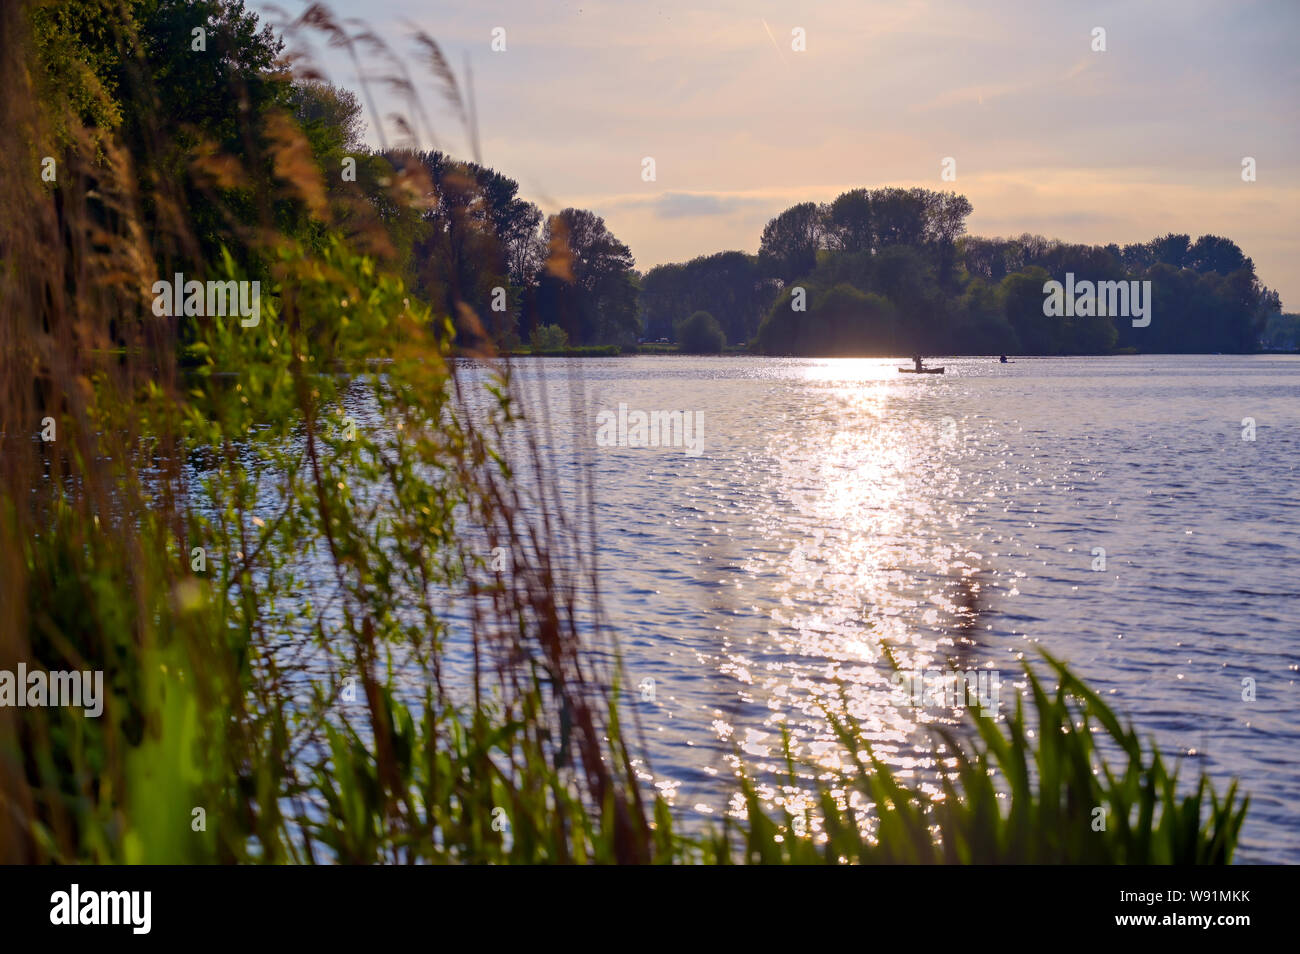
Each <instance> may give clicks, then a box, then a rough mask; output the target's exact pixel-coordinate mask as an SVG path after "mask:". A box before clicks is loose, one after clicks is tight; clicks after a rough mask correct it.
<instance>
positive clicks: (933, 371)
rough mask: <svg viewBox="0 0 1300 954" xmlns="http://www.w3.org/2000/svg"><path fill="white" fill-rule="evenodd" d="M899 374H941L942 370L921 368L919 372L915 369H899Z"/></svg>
mask: <svg viewBox="0 0 1300 954" xmlns="http://www.w3.org/2000/svg"><path fill="white" fill-rule="evenodd" d="M898 373H899V374H943V368H922V369H921V370H920V371H918V370H916V368H899V369H898Z"/></svg>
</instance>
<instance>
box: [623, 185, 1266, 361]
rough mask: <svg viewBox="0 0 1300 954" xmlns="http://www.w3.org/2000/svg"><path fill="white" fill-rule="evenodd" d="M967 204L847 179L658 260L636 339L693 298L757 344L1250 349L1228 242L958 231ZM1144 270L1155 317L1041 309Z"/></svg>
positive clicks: (1255, 319) (1260, 302) (1250, 268)
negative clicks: (820, 197) (825, 195)
mask: <svg viewBox="0 0 1300 954" xmlns="http://www.w3.org/2000/svg"><path fill="white" fill-rule="evenodd" d="M971 211H972V207H971V204H970V202H969V201H968V200H967V199H966V198H965V197H964V196H960V195H956V194H954V193H942V192H934V191H931V190H927V189H919V188H913V189H897V188H884V189H854V190H851V191H849V192H845V193H843V194H842V195H840V196H839V197H838V198H836V199H835V200H834V201H833V202H829V203H824V204H820V205H819V204H816V203H813V202H804V203H800V204H798V205H795V206H792V207H791V208H789V209H786V210H785V211H784V212H782V213H781V214H780V215H778V216H776V217H775V218H773V219H772V220H771V221H770V222H769V223H768V224H767V226H766V227H765V228H764V229H763V235H762V240H761V243H760V246H759V252H758V254H757V255H745V254H744V253H741V252H722V253H718V254H716V255H710V256H704V257H701V258H696V259H693V260H692V261H690V262H687V263H684V264H673V265H661V266H658V267H656V268H652V269H650V270H649V272H647V273H646V275H645V277H644V279H643V281H642V283H641V308H642V312H643V315H644V321H645V332H646V335H647V336H648V337H651V338H657V337H660V336H664V337H672V336H673V335H674V333H675V332H676V330H677V328H678V327H679V323H680V322H681V321H682V320H684V319H685V317H686V316H688V315H690V314H692V313H693V312H694V311H695V310H700V309H703V310H707V311H708V312H709V313H710V314H712V315H713V316H714V317H715V318H716V319H717V320H718V322H719V324H720V325H721V327H722V328H723V330H724V333H725V335H726V338H727V341H728V342H729V343H731V344H733V345H738V344H746V343H748V345H749V346H750V347H751V349H752V350H755V351H758V352H761V353H768V354H805V355H813V354H816V355H835V354H879V355H887V354H912V353H916V352H920V353H923V354H992V353H1007V354H1012V353H1015V354H1106V353H1112V352H1115V351H1139V352H1243V351H1253V350H1257V349H1258V348H1260V347H1261V346H1262V345H1263V344H1264V341H1263V339H1264V336H1265V333H1266V329H1267V327H1269V320H1270V317H1271V316H1275V315H1277V314H1278V313H1279V312H1280V310H1281V302H1280V300H1279V297H1278V295H1277V293H1276V292H1274V291H1271V290H1269V289H1267V288H1265V287H1264V286H1263V285H1262V284H1261V283H1260V281H1259V279H1258V278H1257V277H1256V275H1255V267H1254V263H1253V262H1252V261H1251V260H1250V259H1249V258H1247V257H1246V256H1245V254H1244V253H1243V252H1242V251H1241V249H1240V248H1239V247H1238V246H1237V245H1236V244H1235V243H1234V242H1232V241H1231V240H1229V239H1226V238H1222V237H1220V236H1215V235H1203V236H1201V237H1200V238H1198V239H1196V240H1194V241H1193V240H1192V238H1191V237H1190V236H1188V235H1176V234H1169V235H1165V236H1163V237H1160V238H1157V239H1153V240H1152V241H1150V242H1144V243H1138V244H1132V245H1126V246H1123V247H1120V246H1118V245H1114V244H1111V245H1105V246H1093V245H1078V244H1068V243H1065V242H1060V241H1056V240H1053V239H1047V238H1044V237H1042V236H1039V235H1030V234H1027V233H1026V234H1024V235H1021V236H1019V237H1018V238H1004V239H998V238H977V237H973V236H967V235H966V234H965V231H966V221H965V220H966V218H967V217H968V216H969V215H970V213H971ZM1067 273H1069V274H1072V275H1073V276H1074V280H1075V281H1076V282H1084V281H1088V282H1094V283H1096V282H1103V281H1106V282H1109V281H1126V282H1131V281H1139V282H1142V281H1150V282H1151V286H1150V287H1151V295H1152V299H1153V300H1152V302H1151V312H1152V315H1153V321H1152V322H1151V324H1150V325H1149V326H1147V327H1144V328H1135V327H1134V326H1133V324H1132V322H1131V320H1129V319H1128V318H1126V317H1116V316H1107V317H1048V316H1046V315H1044V312H1043V304H1044V300H1045V294H1044V285H1045V284H1046V283H1047V282H1048V281H1052V280H1056V281H1062V280H1064V278H1065V276H1066V275H1067Z"/></svg>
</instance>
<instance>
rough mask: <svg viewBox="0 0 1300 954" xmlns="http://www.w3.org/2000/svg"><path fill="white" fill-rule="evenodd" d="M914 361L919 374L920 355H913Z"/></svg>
mask: <svg viewBox="0 0 1300 954" xmlns="http://www.w3.org/2000/svg"><path fill="white" fill-rule="evenodd" d="M912 361H913V362H914V363H915V364H916V370H917V371H918V372H919V371H920V370H921V356H920V355H919V354H914V355H912Z"/></svg>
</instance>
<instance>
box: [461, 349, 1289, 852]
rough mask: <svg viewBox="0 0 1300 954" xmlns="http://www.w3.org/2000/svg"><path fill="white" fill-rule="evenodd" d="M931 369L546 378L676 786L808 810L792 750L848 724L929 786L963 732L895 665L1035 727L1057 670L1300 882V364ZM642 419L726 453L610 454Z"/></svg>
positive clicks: (739, 368)
mask: <svg viewBox="0 0 1300 954" xmlns="http://www.w3.org/2000/svg"><path fill="white" fill-rule="evenodd" d="M900 363H901V362H899V361H897V360H875V359H869V360H849V359H845V360H799V359H757V358H683V357H650V356H643V357H635V358H618V359H608V360H605V359H599V360H597V359H582V360H561V359H542V360H538V359H533V360H522V361H518V362H517V363H516V366H515V367H516V372H517V374H518V376H519V379H520V381H521V382H522V385H523V390H524V392H525V393H526V394H529V395H531V396H532V399H533V402H534V406H533V410H534V413H537V412H539V411H540V410H541V408H542V404H543V403H544V404H545V408H546V411H547V413H548V415H549V421H548V423H547V425H546V427H545V428H544V433H545V450H546V454H547V457H548V459H549V461H550V462H551V463H552V465H553V467H554V472H555V473H556V474H557V475H558V477H559V478H560V480H561V481H562V482H577V481H580V480H584V479H587V478H589V477H593V475H594V483H593V487H594V495H595V500H596V503H595V519H596V527H597V531H596V535H595V536H596V540H595V543H596V550H597V554H598V562H599V569H600V587H601V591H602V605H603V609H604V612H605V617H606V619H607V621H608V623H609V624H610V625H612V627H613V629H614V630H615V631H616V633H617V635H618V639H619V643H620V646H621V648H622V651H623V656H624V666H625V671H626V676H627V679H628V683H629V691H628V692H627V693H626V694H625V701H624V705H625V706H627V707H628V708H629V709H631V710H633V714H635V716H636V717H637V718H638V719H639V721H640V726H641V730H642V732H643V734H644V739H645V743H646V746H647V748H648V752H649V756H650V766H649V769H650V770H652V772H653V777H654V779H655V782H654V784H657V785H659V786H660V787H661V788H662V789H664V790H665V791H667V792H669V793H671V794H672V796H673V798H674V800H675V803H676V804H677V805H678V806H680V808H681V810H682V811H683V812H685V813H688V814H689V815H691V816H694V815H695V814H696V813H698V815H699V816H700V817H706V816H708V815H710V814H711V815H713V816H714V817H717V814H718V813H719V812H721V811H725V810H727V806H726V805H724V804H722V803H721V794H720V793H721V792H722V791H723V790H724V788H725V785H724V784H723V781H724V780H719V779H718V778H717V776H719V775H722V776H726V775H727V774H728V773H729V772H730V771H731V769H730V766H729V761H728V759H729V756H730V755H731V753H732V752H733V751H734V748H735V746H736V745H737V744H739V747H740V749H741V750H742V751H743V753H744V758H745V761H746V763H747V765H748V766H749V767H750V768H751V770H753V771H754V772H756V773H757V774H758V775H759V777H760V779H762V780H764V781H765V782H766V783H767V784H768V786H769V787H768V788H767V789H766V791H767V792H768V793H769V794H779V791H778V790H777V789H776V788H774V787H772V786H774V785H779V784H780V783H779V779H777V776H776V775H775V774H774V772H775V771H777V770H780V768H781V764H782V756H781V727H782V726H785V727H787V728H788V730H789V732H790V733H791V735H792V737H793V740H794V744H795V748H796V752H797V754H798V755H799V756H800V757H801V758H802V759H807V760H810V761H811V762H813V763H818V764H821V765H825V766H830V765H832V764H833V760H834V758H835V755H834V747H833V746H832V745H830V740H831V737H832V736H831V731H830V728H829V726H828V725H827V722H826V719H825V716H824V715H823V713H822V704H823V701H830V702H834V703H836V704H838V702H839V700H841V699H842V700H844V703H845V704H847V706H848V708H849V709H850V711H851V712H852V713H853V714H854V715H855V716H856V717H857V718H858V719H860V720H861V721H862V722H863V724H864V726H865V728H866V730H867V731H868V734H869V735H870V736H871V737H872V738H873V739H874V740H875V741H876V742H877V744H878V745H879V746H880V748H881V751H882V752H884V753H886V754H887V755H888V758H889V760H890V761H891V762H893V763H894V764H895V765H896V766H899V767H900V768H901V769H902V770H903V771H904V772H905V773H911V772H915V773H917V774H918V779H917V780H918V782H922V783H924V779H925V778H926V770H927V768H928V767H930V766H931V765H932V762H931V758H932V746H931V745H930V744H929V742H928V739H929V738H930V736H929V735H928V734H927V733H926V732H925V731H924V729H923V724H924V723H925V722H927V721H929V722H936V721H937V722H959V721H960V720H961V714H960V712H959V711H957V710H954V709H952V708H945V707H943V706H941V705H931V706H928V707H924V708H920V709H917V708H911V707H899V706H897V705H895V704H893V701H892V698H891V693H892V691H893V686H892V685H891V682H890V678H889V677H890V672H891V670H890V667H889V665H888V663H887V661H886V658H885V653H886V652H887V651H888V652H890V653H892V655H893V657H894V658H895V659H896V660H897V662H898V663H899V664H900V665H901V666H902V667H903V668H904V669H906V670H909V671H910V670H917V669H919V670H928V669H937V668H950V667H953V666H956V667H957V668H959V669H963V670H967V669H988V670H990V671H992V672H996V673H997V674H999V676H1000V678H1001V679H1002V682H1003V685H1002V693H1001V702H1002V705H1003V706H1004V707H1005V706H1007V705H1014V694H1015V692H1017V691H1018V688H1017V684H1019V686H1020V687H1023V680H1021V679H1020V677H1019V672H1020V668H1019V667H1020V661H1021V660H1022V659H1024V658H1030V659H1032V658H1034V657H1035V656H1036V654H1037V649H1038V648H1043V649H1046V650H1048V651H1049V652H1051V653H1053V654H1054V655H1056V656H1058V657H1060V658H1063V659H1064V660H1066V661H1067V662H1069V663H1070V664H1071V665H1072V666H1073V667H1074V668H1075V670H1076V671H1077V672H1078V673H1079V674H1080V675H1081V676H1082V677H1083V678H1084V679H1085V680H1086V681H1088V682H1089V683H1090V684H1091V685H1092V686H1093V687H1094V688H1095V689H1097V690H1098V691H1100V692H1101V693H1102V695H1103V696H1104V697H1105V698H1106V699H1107V700H1108V701H1109V702H1110V703H1112V704H1113V706H1114V707H1115V708H1116V709H1117V710H1118V711H1119V712H1121V713H1122V714H1123V715H1125V716H1127V717H1129V718H1131V719H1132V720H1133V721H1134V722H1135V723H1136V725H1137V726H1138V727H1139V729H1140V730H1141V731H1142V732H1143V733H1146V734H1149V735H1153V736H1154V737H1155V738H1156V740H1157V741H1158V742H1159V743H1160V744H1161V746H1162V748H1164V749H1165V750H1166V751H1167V752H1168V753H1169V754H1171V755H1177V756H1180V757H1181V758H1182V761H1183V763H1184V774H1185V775H1194V774H1195V772H1196V771H1197V770H1199V769H1200V768H1201V767H1204V768H1205V769H1206V770H1208V771H1209V772H1210V773H1211V775H1212V776H1213V777H1215V779H1216V780H1218V782H1219V787H1220V790H1222V789H1223V787H1224V785H1225V784H1226V783H1225V780H1226V779H1228V778H1230V777H1233V776H1236V777H1239V778H1240V779H1241V781H1242V784H1243V787H1244V788H1245V789H1246V790H1247V791H1249V792H1250V793H1251V794H1252V796H1253V801H1252V807H1251V811H1250V814H1249V817H1248V820H1247V824H1246V828H1245V831H1244V836H1243V841H1242V845H1241V848H1240V850H1239V853H1238V860H1239V861H1245V862H1291V863H1296V862H1300V826H1297V825H1296V823H1295V818H1296V814H1297V811H1298V810H1300V768H1298V767H1297V766H1298V762H1300V760H1298V759H1297V745H1298V744H1300V714H1298V713H1297V701H1300V700H1298V699H1297V693H1296V681H1297V678H1298V673H1297V668H1298V664H1300V632H1298V630H1300V606H1298V603H1297V596H1298V595H1300V503H1297V486H1298V482H1300V472H1298V465H1300V359H1297V358H1292V357H1217V356H1216V357H1175V356H1169V357H1123V358H1064V359H1017V360H1016V361H1015V362H1013V363H1010V364H1006V365H1000V364H998V363H997V362H996V361H990V360H987V359H944V360H942V361H935V362H934V363H941V364H944V365H946V368H947V373H946V374H944V375H941V376H922V377H918V376H914V375H903V374H898V373H897V371H896V370H895V369H896V367H897V366H898V365H899V364H900ZM477 373H481V372H476V371H474V370H471V371H470V375H471V376H474V375H475V374H477ZM620 404H626V405H627V406H628V409H629V411H632V410H638V409H639V410H644V411H654V410H659V411H672V410H680V411H688V412H701V414H702V420H703V438H702V446H701V447H700V448H699V450H698V453H691V452H689V450H688V449H687V448H673V447H620V446H601V445H600V444H599V443H598V442H597V426H598V417H597V415H598V414H599V412H600V411H601V410H602V409H605V410H610V411H615V412H616V411H617V409H618V406H619V405H620ZM1245 418H1251V419H1253V421H1254V427H1255V431H1254V435H1253V437H1254V439H1253V440H1246V439H1243V434H1245V436H1250V435H1249V433H1247V432H1246V429H1245V427H1244V425H1243V419H1245ZM565 486H576V483H565ZM1100 549H1104V551H1105V554H1104V557H1105V568H1104V569H1100V568H1098V569H1094V566H1097V567H1100V565H1101V564H1100V557H1101V553H1100ZM1246 679H1251V680H1254V687H1255V690H1254V691H1255V698H1254V701H1244V700H1243V680H1246ZM786 794H787V795H790V794H792V793H786ZM795 794H797V793H795Z"/></svg>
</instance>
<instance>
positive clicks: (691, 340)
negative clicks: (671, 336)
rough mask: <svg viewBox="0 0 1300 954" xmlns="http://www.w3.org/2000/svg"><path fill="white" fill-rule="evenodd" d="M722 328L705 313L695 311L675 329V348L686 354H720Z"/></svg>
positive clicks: (722, 343)
mask: <svg viewBox="0 0 1300 954" xmlns="http://www.w3.org/2000/svg"><path fill="white" fill-rule="evenodd" d="M725 343H726V342H725V336H724V335H723V333H722V327H721V326H720V325H719V324H718V322H717V320H716V319H715V318H714V317H713V316H712V315H710V314H709V313H708V312H707V311H697V312H695V314H693V315H691V316H690V317H689V318H687V319H686V320H685V321H683V322H682V323H681V324H680V325H679V326H678V328H677V347H678V348H679V349H680V350H682V351H685V352H686V353H688V354H721V353H722V346H723V345H724V344H725Z"/></svg>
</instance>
